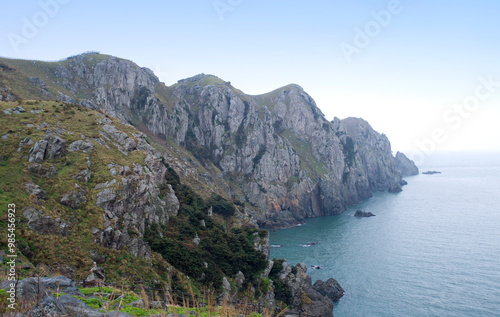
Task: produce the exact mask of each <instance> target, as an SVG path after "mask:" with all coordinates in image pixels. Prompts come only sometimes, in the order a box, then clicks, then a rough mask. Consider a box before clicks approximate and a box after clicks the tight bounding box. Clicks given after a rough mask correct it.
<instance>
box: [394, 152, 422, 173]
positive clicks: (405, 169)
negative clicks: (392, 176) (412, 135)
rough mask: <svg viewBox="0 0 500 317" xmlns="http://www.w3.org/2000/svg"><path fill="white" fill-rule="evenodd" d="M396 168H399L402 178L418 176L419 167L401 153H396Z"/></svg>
mask: <svg viewBox="0 0 500 317" xmlns="http://www.w3.org/2000/svg"><path fill="white" fill-rule="evenodd" d="M395 160H396V166H397V167H398V170H399V172H400V173H401V176H403V177H405V176H414V175H418V174H419V171H418V167H417V166H416V165H415V162H413V161H412V160H410V159H409V158H408V157H406V155H404V154H403V153H401V152H398V153H396V157H395Z"/></svg>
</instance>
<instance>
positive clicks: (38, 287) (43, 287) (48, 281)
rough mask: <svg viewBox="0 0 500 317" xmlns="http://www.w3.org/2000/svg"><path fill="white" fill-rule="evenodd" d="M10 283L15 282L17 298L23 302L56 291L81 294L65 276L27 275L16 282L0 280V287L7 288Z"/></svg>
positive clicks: (40, 297)
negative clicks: (39, 276) (38, 276)
mask: <svg viewBox="0 0 500 317" xmlns="http://www.w3.org/2000/svg"><path fill="white" fill-rule="evenodd" d="M11 283H14V284H17V292H16V297H17V299H18V300H20V301H25V302H31V301H34V300H37V299H42V298H44V297H45V296H50V295H52V294H53V293H56V292H58V293H64V294H70V295H76V296H83V294H82V292H80V290H79V289H78V287H76V284H75V282H74V281H73V280H71V279H69V278H67V277H65V276H57V277H41V278H40V279H38V278H35V277H29V278H25V279H22V280H19V281H17V283H16V281H13V282H12V281H8V280H3V281H1V282H0V288H2V289H7V288H9V284H11Z"/></svg>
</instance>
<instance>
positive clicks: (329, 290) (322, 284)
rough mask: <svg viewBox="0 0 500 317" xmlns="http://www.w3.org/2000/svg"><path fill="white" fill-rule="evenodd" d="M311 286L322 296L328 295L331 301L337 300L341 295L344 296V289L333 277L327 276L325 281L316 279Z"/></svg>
mask: <svg viewBox="0 0 500 317" xmlns="http://www.w3.org/2000/svg"><path fill="white" fill-rule="evenodd" d="M313 288H314V289H315V290H316V291H317V292H318V293H320V294H321V295H323V296H326V297H328V298H329V299H331V300H332V301H338V300H340V298H341V297H342V296H344V293H345V291H344V289H343V288H342V287H341V286H340V284H339V283H338V282H337V281H336V280H335V279H333V278H329V279H328V280H326V281H322V280H317V281H316V282H315V283H314V285H313Z"/></svg>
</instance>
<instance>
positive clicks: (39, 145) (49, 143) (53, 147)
mask: <svg viewBox="0 0 500 317" xmlns="http://www.w3.org/2000/svg"><path fill="white" fill-rule="evenodd" d="M65 145H66V141H65V140H64V139H62V138H61V137H59V136H57V135H55V134H48V135H47V136H45V138H44V139H43V140H40V141H38V142H36V143H35V145H34V146H33V147H32V148H31V150H30V151H29V161H30V163H42V162H43V161H44V160H45V159H57V158H60V157H61V156H62V155H63V152H64V148H65Z"/></svg>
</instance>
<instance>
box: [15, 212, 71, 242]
mask: <svg viewBox="0 0 500 317" xmlns="http://www.w3.org/2000/svg"><path fill="white" fill-rule="evenodd" d="M23 216H25V217H26V218H27V219H28V228H30V229H31V230H33V231H35V232H37V233H39V234H43V235H48V234H54V235H58V236H62V237H67V236H69V235H70V234H71V230H70V229H71V225H70V224H69V223H67V222H65V221H63V220H61V218H52V217H49V216H46V215H45V213H44V212H43V210H37V209H35V208H34V207H25V208H24V209H23Z"/></svg>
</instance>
